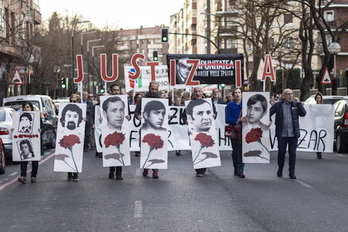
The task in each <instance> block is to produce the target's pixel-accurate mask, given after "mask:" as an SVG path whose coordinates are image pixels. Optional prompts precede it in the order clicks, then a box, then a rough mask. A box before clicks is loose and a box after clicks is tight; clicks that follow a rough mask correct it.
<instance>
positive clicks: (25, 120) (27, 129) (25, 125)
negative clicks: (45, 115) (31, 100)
mask: <svg viewBox="0 0 348 232" xmlns="http://www.w3.org/2000/svg"><path fill="white" fill-rule="evenodd" d="M33 119H34V114H32V113H28V112H23V113H21V116H20V117H19V124H18V132H20V133H29V134H30V133H32V131H33V130H32V129H33Z"/></svg>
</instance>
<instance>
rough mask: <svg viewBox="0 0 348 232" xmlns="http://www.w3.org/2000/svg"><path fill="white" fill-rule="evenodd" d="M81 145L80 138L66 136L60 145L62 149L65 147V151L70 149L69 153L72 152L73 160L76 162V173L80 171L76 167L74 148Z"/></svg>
mask: <svg viewBox="0 0 348 232" xmlns="http://www.w3.org/2000/svg"><path fill="white" fill-rule="evenodd" d="M79 143H81V142H80V138H79V137H78V136H77V135H65V136H63V138H62V139H61V140H60V141H59V144H60V146H61V147H64V148H65V149H67V148H68V149H69V151H70V152H71V158H72V160H73V162H74V165H75V171H76V172H78V169H77V165H76V162H75V158H74V153H73V150H72V147H73V146H74V145H75V144H79Z"/></svg>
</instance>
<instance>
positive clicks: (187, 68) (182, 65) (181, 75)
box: [176, 57, 192, 85]
mask: <svg viewBox="0 0 348 232" xmlns="http://www.w3.org/2000/svg"><path fill="white" fill-rule="evenodd" d="M189 59H190V58H188V57H186V58H181V59H179V60H177V63H176V84H177V85H181V84H185V83H186V80H187V77H188V75H189V74H190V72H191V68H192V64H188V63H187V60H189Z"/></svg>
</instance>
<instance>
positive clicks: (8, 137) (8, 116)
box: [0, 107, 15, 158]
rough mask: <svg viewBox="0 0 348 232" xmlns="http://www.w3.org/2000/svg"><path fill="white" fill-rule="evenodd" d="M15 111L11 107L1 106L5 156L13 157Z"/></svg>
mask: <svg viewBox="0 0 348 232" xmlns="http://www.w3.org/2000/svg"><path fill="white" fill-rule="evenodd" d="M13 112H15V110H14V109H12V108H10V107H0V138H1V139H2V141H3V144H4V148H5V156H6V157H7V158H12V131H11V129H12V114H13Z"/></svg>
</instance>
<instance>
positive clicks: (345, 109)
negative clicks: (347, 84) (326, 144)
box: [333, 100, 348, 153]
mask: <svg viewBox="0 0 348 232" xmlns="http://www.w3.org/2000/svg"><path fill="white" fill-rule="evenodd" d="M333 106H334V109H335V123H334V132H335V137H334V143H335V145H336V149H337V152H338V153H342V152H346V151H347V147H348V100H339V101H337V102H336V103H335V104H334V105H333Z"/></svg>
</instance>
